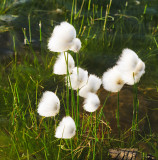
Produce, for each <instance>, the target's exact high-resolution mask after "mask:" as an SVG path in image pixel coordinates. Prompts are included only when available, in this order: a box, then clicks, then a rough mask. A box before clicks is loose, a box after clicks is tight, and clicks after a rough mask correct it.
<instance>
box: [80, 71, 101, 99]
mask: <svg viewBox="0 0 158 160" xmlns="http://www.w3.org/2000/svg"><path fill="white" fill-rule="evenodd" d="M101 83H102V82H101V79H100V78H99V77H97V76H95V75H92V74H91V75H90V76H89V78H88V82H87V84H86V85H85V86H83V87H82V88H81V89H80V91H79V95H80V96H81V97H84V98H86V97H87V94H88V93H89V92H92V93H96V92H97V91H98V89H99V88H100V86H101Z"/></svg>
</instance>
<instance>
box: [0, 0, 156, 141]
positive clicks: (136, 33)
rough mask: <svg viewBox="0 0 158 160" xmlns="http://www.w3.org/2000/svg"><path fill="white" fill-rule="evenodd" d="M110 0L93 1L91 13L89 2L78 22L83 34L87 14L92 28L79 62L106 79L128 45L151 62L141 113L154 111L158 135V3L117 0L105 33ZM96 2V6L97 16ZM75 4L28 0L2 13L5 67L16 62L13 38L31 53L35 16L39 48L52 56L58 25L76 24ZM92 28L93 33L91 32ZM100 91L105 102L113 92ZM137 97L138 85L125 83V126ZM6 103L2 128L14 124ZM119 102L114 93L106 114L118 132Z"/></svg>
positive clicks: (141, 88)
mask: <svg viewBox="0 0 158 160" xmlns="http://www.w3.org/2000/svg"><path fill="white" fill-rule="evenodd" d="M17 2H18V1H17ZM0 3H1V2H0ZM10 3H11V2H10ZM106 3H107V4H108V2H105V1H103V0H97V1H92V2H91V8H90V11H88V9H87V8H88V2H87V1H86V2H85V3H84V6H83V9H82V14H81V16H80V17H79V18H77V19H76V20H73V25H74V26H75V28H76V30H77V33H79V31H80V26H81V22H82V20H83V15H84V22H83V26H86V30H85V32H84V33H83V34H82V36H81V34H80V35H79V38H80V39H81V41H82V46H83V47H82V49H81V51H80V53H79V60H80V61H79V63H80V65H81V66H82V67H84V68H86V69H87V70H88V71H89V73H93V74H96V75H98V76H100V77H101V76H102V74H103V72H104V71H106V70H107V69H108V68H110V67H112V66H114V65H115V62H116V61H117V59H118V57H119V55H120V53H121V51H122V49H124V48H127V47H128V48H131V49H132V50H134V51H135V52H136V53H138V55H139V57H140V58H141V59H142V60H143V61H144V62H145V64H146V73H145V75H144V76H143V77H142V78H141V81H140V83H139V85H138V99H139V101H140V112H139V117H140V119H142V118H144V117H145V116H146V115H148V118H149V121H150V125H151V129H152V132H154V133H155V134H157V133H158V125H157V124H158V44H157V43H158V1H157V0H152V1H150V0H141V1H133V0H130V1H126V0H113V1H112V5H111V10H110V14H109V17H108V19H107V28H106V32H103V31H102V28H103V25H104V19H103V18H102V19H100V20H99V19H98V18H100V17H101V6H103V12H102V17H104V15H105V9H106V5H107V4H106ZM93 4H94V6H95V11H94V14H93ZM81 5H82V1H78V3H77V7H76V12H78V11H79V10H80V8H81ZM71 8H72V1H66V0H61V1H60V0H53V1H51V0H46V1H45V0H33V1H31V0H30V1H29V0H28V1H27V0H26V1H19V3H15V4H14V5H13V6H12V7H11V8H10V9H8V11H7V12H6V13H4V14H2V15H0V63H1V66H2V68H3V65H4V64H5V62H6V61H10V60H11V59H12V57H14V42H13V37H14V39H15V45H16V51H17V52H18V55H20V56H22V55H25V51H26V50H27V46H25V45H24V34H23V31H22V28H26V35H27V37H28V39H29V25H28V16H29V15H30V22H31V37H32V47H33V49H34V50H35V52H40V51H41V46H42V49H43V51H44V53H45V54H50V53H48V50H47V40H48V38H49V36H50V34H51V32H52V30H53V28H54V26H55V25H57V24H59V23H60V22H61V21H65V20H68V21H69V22H70V18H71ZM97 8H98V9H97ZM145 8H146V9H145ZM74 12H75V10H74ZM93 16H94V19H95V20H94V22H93V23H91V22H90V19H91V18H92V17H93ZM40 21H41V22H42V45H41V43H40V39H39V22H40ZM89 28H91V31H90V34H89V36H88V30H89ZM6 74H7V73H6ZM4 76H6V75H4ZM48 81H49V80H48ZM49 83H50V82H49ZM0 85H1V84H0ZM2 90H4V88H3V86H1V92H2ZM99 95H100V99H101V102H102V104H103V102H104V100H105V97H106V95H107V93H106V91H104V90H103V89H100V91H99ZM132 98H133V88H132V87H130V86H125V87H124V88H123V90H122V92H121V93H120V124H121V127H122V129H124V130H126V129H128V128H129V127H130V126H131V122H132V105H133V99H132ZM1 102H4V100H1ZM2 104H5V103H1V104H0V109H1V112H0V124H3V125H1V126H3V127H5V126H6V125H7V123H8V120H7V118H6V116H5V115H7V114H8V111H6V110H5V106H4V105H2ZM116 104H117V95H115V94H111V95H110V98H109V99H108V101H107V106H106V107H105V109H104V112H105V116H106V117H107V120H108V121H109V122H110V125H111V127H112V128H113V130H114V131H115V130H116V120H115V110H116ZM6 105H7V104H6ZM7 108H8V107H7ZM2 110H3V111H2ZM148 128H149V123H148V121H147V119H145V120H144V121H142V123H141V124H140V129H141V130H142V131H145V132H147V133H148V132H150V131H149V129H148ZM1 137H5V136H4V134H3V135H0V139H2V138H1ZM4 141H5V142H3V143H2V144H4V143H8V139H7V136H6V138H5V140H4Z"/></svg>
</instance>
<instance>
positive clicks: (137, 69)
mask: <svg viewBox="0 0 158 160" xmlns="http://www.w3.org/2000/svg"><path fill="white" fill-rule="evenodd" d="M117 66H118V68H119V70H120V72H121V73H122V78H123V80H124V82H125V83H126V84H128V85H134V83H138V82H139V80H140V78H141V76H142V75H143V74H144V73H145V64H144V62H143V61H142V60H141V59H140V58H139V57H138V55H137V54H136V53H135V52H134V51H132V50H131V49H128V48H126V49H124V50H123V51H122V54H121V56H120V58H119V60H118V62H117Z"/></svg>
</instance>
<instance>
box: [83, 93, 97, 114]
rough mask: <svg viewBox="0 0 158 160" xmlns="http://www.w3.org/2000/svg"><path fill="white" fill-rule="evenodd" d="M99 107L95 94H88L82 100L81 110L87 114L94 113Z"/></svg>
mask: <svg viewBox="0 0 158 160" xmlns="http://www.w3.org/2000/svg"><path fill="white" fill-rule="evenodd" d="M99 106H100V100H99V97H98V96H97V95H96V94H95V93H88V95H87V98H86V99H85V100H84V105H83V108H84V110H86V111H87V112H95V111H96V110H97V109H98V108H99Z"/></svg>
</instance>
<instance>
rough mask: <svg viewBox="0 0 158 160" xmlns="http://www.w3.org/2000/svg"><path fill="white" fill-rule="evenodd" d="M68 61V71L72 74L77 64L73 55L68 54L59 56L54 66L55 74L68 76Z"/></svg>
mask: <svg viewBox="0 0 158 160" xmlns="http://www.w3.org/2000/svg"><path fill="white" fill-rule="evenodd" d="M67 57H68V59H67ZM67 60H68V71H69V73H71V72H72V70H73V68H74V67H75V62H74V59H73V57H72V56H71V54H69V53H67V52H65V53H61V54H60V55H59V56H58V58H57V60H56V62H55V64H54V69H53V72H54V73H55V74H58V75H63V74H67Z"/></svg>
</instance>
